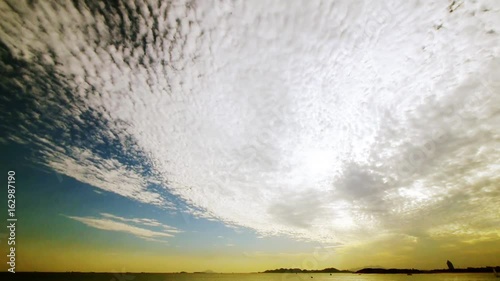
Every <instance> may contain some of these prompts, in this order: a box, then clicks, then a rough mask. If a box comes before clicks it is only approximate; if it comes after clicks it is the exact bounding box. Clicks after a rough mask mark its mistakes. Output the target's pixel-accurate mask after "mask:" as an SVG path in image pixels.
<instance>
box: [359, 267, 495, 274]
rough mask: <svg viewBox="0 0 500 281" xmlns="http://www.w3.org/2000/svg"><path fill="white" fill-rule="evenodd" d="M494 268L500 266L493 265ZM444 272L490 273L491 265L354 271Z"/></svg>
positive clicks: (363, 271) (380, 272) (385, 272)
mask: <svg viewBox="0 0 500 281" xmlns="http://www.w3.org/2000/svg"><path fill="white" fill-rule="evenodd" d="M495 268H496V270H497V271H498V269H500V267H498V266H497V267H495ZM444 272H455V273H490V272H493V267H491V266H485V267H467V268H453V269H449V268H448V269H431V270H419V269H414V268H412V269H404V268H389V269H385V268H363V269H361V270H358V271H356V273H379V274H398V273H399V274H401V273H406V274H408V273H411V274H414V273H444Z"/></svg>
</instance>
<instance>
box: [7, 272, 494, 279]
mask: <svg viewBox="0 0 500 281" xmlns="http://www.w3.org/2000/svg"><path fill="white" fill-rule="evenodd" d="M0 278H1V280H30V281H306V280H310V281H334V280H338V281H424V280H425V281H483V280H498V281H500V278H495V276H494V275H493V273H458V274H457V273H454V274H453V273H436V274H414V275H406V274H356V273H332V274H331V275H330V274H329V273H313V274H305V273H299V274H295V273H293V274H292V273H248V274H225V273H224V274H217V273H213V274H212V273H210V274H207V273H199V274H197V273H178V274H177V273H176V274H173V273H164V274H160V273H15V274H12V273H2V274H0Z"/></svg>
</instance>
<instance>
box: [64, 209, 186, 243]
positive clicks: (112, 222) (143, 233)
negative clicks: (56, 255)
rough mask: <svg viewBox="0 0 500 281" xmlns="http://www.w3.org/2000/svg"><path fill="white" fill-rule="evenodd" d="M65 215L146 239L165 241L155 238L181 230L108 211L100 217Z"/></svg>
mask: <svg viewBox="0 0 500 281" xmlns="http://www.w3.org/2000/svg"><path fill="white" fill-rule="evenodd" d="M66 217H68V218H70V219H73V220H76V221H79V222H81V223H84V224H86V225H88V226H90V227H94V228H97V229H102V230H109V231H118V232H125V233H130V234H132V235H135V236H137V237H139V238H142V239H145V240H148V241H156V242H158V241H159V242H165V241H164V240H158V239H156V238H161V237H173V236H174V233H179V232H181V231H180V230H178V229H177V228H175V227H172V226H169V225H166V224H163V223H160V222H159V221H157V220H154V219H146V218H124V217H119V216H115V215H112V214H108V213H101V218H94V217H76V216H66ZM148 227H155V228H156V229H157V230H151V229H149V228H148Z"/></svg>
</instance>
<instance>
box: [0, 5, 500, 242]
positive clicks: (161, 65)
mask: <svg viewBox="0 0 500 281" xmlns="http://www.w3.org/2000/svg"><path fill="white" fill-rule="evenodd" d="M460 3H461V4H460V5H450V3H449V2H446V1H444V2H443V1H423V2H422V1H385V3H383V2H381V1H273V2H269V1H234V2H229V1H227V2H225V1H224V2H219V1H194V2H184V1H175V2H167V1H161V2H158V3H156V2H154V1H151V2H147V1H146V2H144V3H142V2H140V3H139V2H134V1H125V2H119V3H118V4H111V2H100V3H93V2H92V1H76V2H75V4H73V2H63V3H56V2H48V1H43V2H25V1H16V2H14V1H5V2H1V3H0V11H1V13H2V14H4V15H5V16H2V22H1V23H0V38H2V45H3V46H2V49H3V50H5V51H2V52H4V53H6V52H8V54H9V56H10V58H11V61H15V62H16V63H17V65H18V66H19V65H22V66H23V67H22V69H23V70H16V68H15V67H14V63H12V64H11V65H8V64H5V65H2V68H3V69H5V73H7V74H8V75H12V76H13V77H15V79H13V82H12V86H13V87H14V86H15V87H18V88H19V89H21V90H22V92H23V93H24V95H25V96H13V95H10V96H6V97H4V98H3V99H4V100H6V101H11V100H24V99H26V100H29V101H30V103H27V105H26V108H27V111H26V112H25V113H23V114H20V113H19V114H20V115H19V116H17V117H18V118H19V120H20V122H21V123H22V125H21V126H20V127H18V128H16V130H15V132H14V131H12V132H11V134H9V136H8V137H7V138H6V139H3V141H14V142H19V143H30V144H33V145H35V146H36V147H37V148H38V149H39V153H38V154H37V155H36V157H35V158H36V161H38V162H40V163H42V164H43V165H45V166H46V167H48V168H50V169H52V170H54V171H57V172H58V173H61V174H64V175H66V176H69V177H72V178H75V179H77V180H79V181H81V182H85V183H88V184H90V185H92V186H94V187H96V188H99V189H103V190H106V191H109V192H115V193H117V194H120V195H122V196H125V197H128V198H131V199H133V200H138V201H140V202H142V203H146V204H154V205H157V206H163V207H168V208H169V209H174V208H175V204H173V203H172V200H171V198H172V197H175V198H178V199H179V200H181V201H182V202H185V204H186V205H187V206H191V207H192V208H189V209H190V210H197V211H193V212H194V213H195V214H196V215H197V216H204V217H207V218H211V219H217V220H220V221H222V222H224V223H226V224H228V225H237V226H243V227H248V228H251V229H253V230H255V231H257V232H258V233H260V234H262V235H276V234H285V235H290V236H292V237H295V238H297V239H306V240H314V241H319V242H323V243H332V244H333V243H349V242H351V241H354V240H356V241H360V240H365V239H369V238H371V237H373V236H374V235H379V234H402V235H408V236H415V237H421V236H428V237H438V238H439V237H442V236H449V237H454V238H455V239H459V240H463V241H469V240H470V239H493V237H495V235H496V237H498V235H500V233H499V228H498V224H499V223H500V217H499V214H500V207H499V206H500V204H499V203H500V202H499V198H500V189H499V188H498V183H499V180H500V179H499V175H500V161H499V160H498V159H500V157H499V156H500V153H499V150H498V143H499V141H500V127H499V126H498V124H500V110H499V109H500V84H499V80H498V79H497V78H498V77H499V75H500V59H499V51H500V49H499V48H500V47H499V46H500V40H499V39H500V37H499V32H500V30H498V28H499V27H500V17H499V16H498V15H499V12H500V4H499V3H498V1H486V0H484V1H475V2H472V1H464V2H460ZM40 83H42V85H43V87H42V88H40V87H39V86H35V85H38V84H40ZM2 114H6V113H2ZM48 118H50V122H49V121H47V120H48ZM110 147H111V148H112V149H109V148H110ZM166 211H168V210H166ZM485 214H487V215H485ZM424 217H425V219H422V218H424ZM73 219H75V220H78V221H81V222H83V223H85V224H88V225H93V226H94V227H103V226H102V225H103V223H105V222H106V223H108V224H107V225H108V226H109V225H112V227H114V228H120V229H122V228H123V229H124V230H123V231H129V232H131V233H135V234H137V235H142V236H143V237H150V238H152V237H156V236H158V235H156V234H157V233H156V232H148V231H146V230H143V229H139V228H127V229H125V225H126V223H127V221H123V220H119V219H118V220H117V218H110V217H109V216H107V215H106V214H103V218H79V217H73ZM437 225H439V227H437ZM463 229H469V230H473V231H474V235H473V236H474V237H471V235H472V234H471V233H470V232H464V231H461V230H463Z"/></svg>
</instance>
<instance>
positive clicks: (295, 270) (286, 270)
mask: <svg viewBox="0 0 500 281" xmlns="http://www.w3.org/2000/svg"><path fill="white" fill-rule="evenodd" d="M351 272H352V271H349V270H339V269H336V268H334V267H329V268H324V269H312V270H307V269H300V268H278V269H270V270H266V271H264V273H351Z"/></svg>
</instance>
